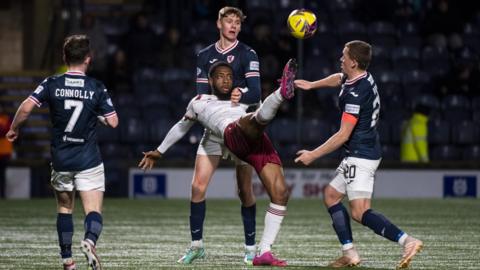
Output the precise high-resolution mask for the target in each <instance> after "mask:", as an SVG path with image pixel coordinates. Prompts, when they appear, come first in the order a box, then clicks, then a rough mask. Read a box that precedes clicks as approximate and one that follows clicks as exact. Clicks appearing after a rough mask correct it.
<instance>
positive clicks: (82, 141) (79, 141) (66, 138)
mask: <svg viewBox="0 0 480 270" xmlns="http://www.w3.org/2000/svg"><path fill="white" fill-rule="evenodd" d="M62 139H63V141H64V142H73V143H84V142H85V139H82V138H73V137H68V136H67V135H63V138H62Z"/></svg>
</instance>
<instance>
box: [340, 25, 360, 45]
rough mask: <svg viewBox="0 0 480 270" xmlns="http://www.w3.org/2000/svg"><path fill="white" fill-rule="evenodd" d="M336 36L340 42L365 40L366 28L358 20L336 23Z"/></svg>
mask: <svg viewBox="0 0 480 270" xmlns="http://www.w3.org/2000/svg"><path fill="white" fill-rule="evenodd" d="M338 36H339V39H340V42H341V43H345V42H348V41H351V40H367V29H366V27H365V26H364V25H363V23H361V22H358V21H347V22H345V23H342V24H340V25H338Z"/></svg>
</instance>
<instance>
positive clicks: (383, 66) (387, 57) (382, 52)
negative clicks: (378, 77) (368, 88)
mask: <svg viewBox="0 0 480 270" xmlns="http://www.w3.org/2000/svg"><path fill="white" fill-rule="evenodd" d="M372 57H373V59H375V60H374V61H372V63H371V66H370V68H369V69H370V71H371V73H372V74H374V75H375V74H377V73H376V72H373V70H390V69H391V68H392V55H391V51H390V49H389V48H386V47H381V46H378V45H376V44H375V45H373V49H372Z"/></svg>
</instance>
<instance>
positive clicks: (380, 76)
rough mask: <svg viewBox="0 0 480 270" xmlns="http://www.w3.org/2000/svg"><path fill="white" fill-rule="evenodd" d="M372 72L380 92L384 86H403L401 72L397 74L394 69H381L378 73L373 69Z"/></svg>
mask: <svg viewBox="0 0 480 270" xmlns="http://www.w3.org/2000/svg"><path fill="white" fill-rule="evenodd" d="M372 74H373V76H374V78H375V82H376V83H377V86H378V88H379V91H380V92H381V91H382V90H381V89H383V88H399V87H400V86H401V84H400V82H401V80H400V76H399V74H396V73H394V72H392V71H388V70H379V71H378V72H376V73H373V71H372Z"/></svg>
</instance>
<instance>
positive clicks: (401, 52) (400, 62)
mask: <svg viewBox="0 0 480 270" xmlns="http://www.w3.org/2000/svg"><path fill="white" fill-rule="evenodd" d="M419 57H420V51H419V50H418V49H417V48H415V47H407V46H400V47H397V48H395V49H394V50H393V51H392V59H393V64H394V68H395V71H397V72H399V71H400V72H405V71H408V70H413V69H418V68H419V66H420V64H419V61H418V59H419Z"/></svg>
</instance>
